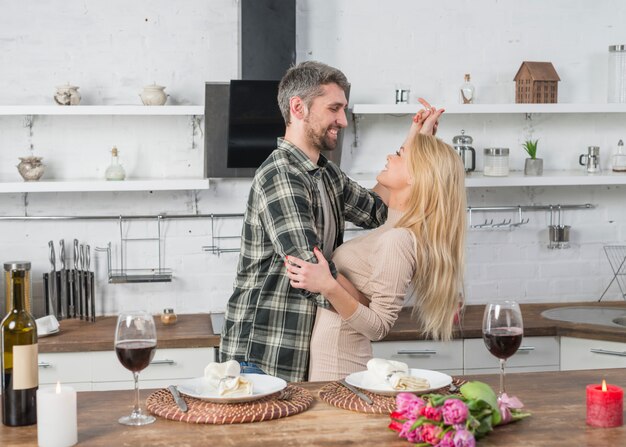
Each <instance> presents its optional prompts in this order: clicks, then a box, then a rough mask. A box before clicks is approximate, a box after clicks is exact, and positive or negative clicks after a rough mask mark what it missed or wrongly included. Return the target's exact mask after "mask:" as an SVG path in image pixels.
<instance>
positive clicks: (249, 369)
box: [239, 362, 267, 375]
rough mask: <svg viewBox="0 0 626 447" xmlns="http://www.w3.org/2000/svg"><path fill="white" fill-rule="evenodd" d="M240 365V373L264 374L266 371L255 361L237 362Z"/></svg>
mask: <svg viewBox="0 0 626 447" xmlns="http://www.w3.org/2000/svg"><path fill="white" fill-rule="evenodd" d="M239 364H240V365H241V373H242V374H265V375H267V373H266V372H265V371H263V370H262V369H261V368H259V366H258V365H257V364H256V363H251V362H239Z"/></svg>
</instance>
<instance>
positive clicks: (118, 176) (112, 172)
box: [104, 147, 126, 180]
mask: <svg viewBox="0 0 626 447" xmlns="http://www.w3.org/2000/svg"><path fill="white" fill-rule="evenodd" d="M104 175H105V176H106V179H107V180H124V179H125V178H126V172H125V171H124V168H123V167H122V165H121V164H120V161H119V159H118V158H117V148H116V147H114V148H113V149H111V164H110V166H109V167H108V168H107V170H106V171H105V173H104Z"/></svg>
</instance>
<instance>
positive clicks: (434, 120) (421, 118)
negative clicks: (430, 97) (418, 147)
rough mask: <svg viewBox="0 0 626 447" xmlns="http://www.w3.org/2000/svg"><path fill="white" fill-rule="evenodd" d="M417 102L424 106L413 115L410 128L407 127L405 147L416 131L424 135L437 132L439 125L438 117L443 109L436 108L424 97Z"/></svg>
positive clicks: (413, 137)
mask: <svg viewBox="0 0 626 447" xmlns="http://www.w3.org/2000/svg"><path fill="white" fill-rule="evenodd" d="M419 102H420V103H421V104H422V106H424V108H423V109H421V110H420V111H418V112H417V113H416V114H415V116H413V122H412V123H411V128H410V129H409V133H408V135H407V136H406V139H405V140H404V144H403V146H405V147H406V146H407V145H408V144H409V143H410V142H411V141H413V140H414V139H415V136H416V135H417V134H418V133H421V134H424V135H435V134H436V133H437V128H438V127H439V117H440V116H441V114H442V113H443V112H444V111H445V110H444V109H439V110H437V109H436V108H435V107H433V106H431V105H430V104H429V103H428V101H426V100H425V99H424V98H419Z"/></svg>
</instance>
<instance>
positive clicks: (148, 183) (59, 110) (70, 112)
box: [0, 106, 209, 193]
mask: <svg viewBox="0 0 626 447" xmlns="http://www.w3.org/2000/svg"><path fill="white" fill-rule="evenodd" d="M3 116H25V117H27V123H30V124H27V126H31V127H32V119H33V117H34V116H55V117H56V116H58V117H64V116H189V117H190V118H191V119H192V126H194V128H195V127H196V126H199V125H200V123H199V121H197V117H200V118H202V117H203V116H204V106H0V119H1V118H2V117H3ZM59 119H61V118H59ZM198 144H200V145H202V141H200V142H199V143H198ZM208 188H209V180H208V179H206V178H159V179H151V178H132V179H128V180H122V181H106V180H100V179H94V180H67V181H66V180H42V181H36V182H23V181H16V182H0V193H31V192H75V191H78V192H94V191H174V190H205V189H208Z"/></svg>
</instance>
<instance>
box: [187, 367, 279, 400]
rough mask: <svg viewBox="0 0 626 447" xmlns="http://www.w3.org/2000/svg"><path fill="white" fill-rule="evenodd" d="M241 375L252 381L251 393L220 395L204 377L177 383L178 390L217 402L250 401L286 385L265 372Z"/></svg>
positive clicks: (191, 395) (190, 395) (275, 391)
mask: <svg viewBox="0 0 626 447" xmlns="http://www.w3.org/2000/svg"><path fill="white" fill-rule="evenodd" d="M241 376H242V377H244V378H246V379H248V380H249V381H251V382H252V394H248V395H239V396H237V395H235V396H233V395H230V396H220V395H219V394H218V393H217V389H216V388H215V387H214V386H212V385H211V384H210V383H209V381H208V380H207V379H205V378H204V377H196V378H194V379H189V380H187V381H185V382H183V383H181V384H180V385H178V391H180V392H181V393H183V394H185V395H186V396H189V397H195V398H196V399H201V400H206V401H208V402H217V403H231V404H233V403H238V402H250V401H253V400H257V399H261V398H262V397H265V396H269V395H270V394H274V393H278V392H279V391H281V390H283V389H284V388H285V387H286V386H287V382H285V381H284V380H283V379H280V378H278V377H274V376H268V375H265V374H242V375H241Z"/></svg>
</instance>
